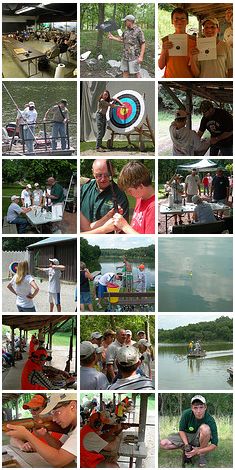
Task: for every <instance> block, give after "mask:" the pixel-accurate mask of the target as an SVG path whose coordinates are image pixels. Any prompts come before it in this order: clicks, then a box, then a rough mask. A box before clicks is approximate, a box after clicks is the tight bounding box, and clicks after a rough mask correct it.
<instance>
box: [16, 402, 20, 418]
mask: <svg viewBox="0 0 235 470" xmlns="http://www.w3.org/2000/svg"><path fill="white" fill-rule="evenodd" d="M19 398H20V397H17V399H16V419H18V418H19Z"/></svg>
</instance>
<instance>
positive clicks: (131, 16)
mask: <svg viewBox="0 0 235 470" xmlns="http://www.w3.org/2000/svg"><path fill="white" fill-rule="evenodd" d="M127 20H129V21H135V16H134V15H126V16H125V18H123V19H122V21H127Z"/></svg>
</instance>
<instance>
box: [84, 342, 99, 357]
mask: <svg viewBox="0 0 235 470" xmlns="http://www.w3.org/2000/svg"><path fill="white" fill-rule="evenodd" d="M97 349H98V346H97V344H93V343H91V342H90V341H83V342H82V343H81V344H80V357H81V358H82V359H87V358H88V357H89V356H91V355H92V354H93V353H94V352H95V351H97Z"/></svg>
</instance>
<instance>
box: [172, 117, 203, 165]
mask: <svg viewBox="0 0 235 470" xmlns="http://www.w3.org/2000/svg"><path fill="white" fill-rule="evenodd" d="M187 114H188V113H187V111H185V110H184V109H177V111H176V113H175V120H174V121H173V122H172V123H171V125H170V128H169V131H170V136H171V140H172V143H173V156H194V155H205V153H206V151H207V150H208V148H209V146H210V140H209V139H203V140H201V138H200V137H199V136H198V134H197V133H196V132H195V131H193V130H192V129H189V128H188V127H186V122H187Z"/></svg>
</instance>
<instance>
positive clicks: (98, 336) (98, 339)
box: [91, 331, 103, 348]
mask: <svg viewBox="0 0 235 470" xmlns="http://www.w3.org/2000/svg"><path fill="white" fill-rule="evenodd" d="M102 339H103V335H102V333H100V332H99V331H93V333H91V343H92V344H95V345H96V346H97V347H99V348H100V347H101V344H102Z"/></svg>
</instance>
